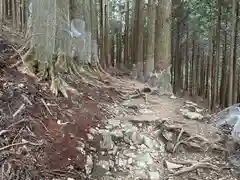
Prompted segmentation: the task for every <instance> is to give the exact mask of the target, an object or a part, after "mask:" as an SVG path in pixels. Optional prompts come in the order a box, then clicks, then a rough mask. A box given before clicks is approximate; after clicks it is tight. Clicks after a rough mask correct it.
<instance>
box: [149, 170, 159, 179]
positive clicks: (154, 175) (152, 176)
mask: <svg viewBox="0 0 240 180" xmlns="http://www.w3.org/2000/svg"><path fill="white" fill-rule="evenodd" d="M148 174H149V178H150V179H151V180H159V179H160V174H159V172H158V171H155V172H148Z"/></svg>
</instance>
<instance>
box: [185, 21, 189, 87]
mask: <svg viewBox="0 0 240 180" xmlns="http://www.w3.org/2000/svg"><path fill="white" fill-rule="evenodd" d="M185 26H186V44H185V91H187V92H188V81H189V78H188V69H189V56H188V50H189V49H188V38H189V37H188V36H189V32H188V24H187V23H186V25H185Z"/></svg>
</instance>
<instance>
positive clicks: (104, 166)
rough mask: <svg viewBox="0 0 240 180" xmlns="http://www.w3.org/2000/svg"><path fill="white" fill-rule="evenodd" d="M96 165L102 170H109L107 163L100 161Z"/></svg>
mask: <svg viewBox="0 0 240 180" xmlns="http://www.w3.org/2000/svg"><path fill="white" fill-rule="evenodd" d="M98 165H99V166H101V167H102V168H103V169H106V170H107V171H109V170H110V164H109V162H108V161H103V160H101V161H99V162H98Z"/></svg>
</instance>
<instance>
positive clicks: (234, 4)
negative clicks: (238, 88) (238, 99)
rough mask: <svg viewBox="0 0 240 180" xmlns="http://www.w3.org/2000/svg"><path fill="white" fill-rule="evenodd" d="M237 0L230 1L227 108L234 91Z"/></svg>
mask: <svg viewBox="0 0 240 180" xmlns="http://www.w3.org/2000/svg"><path fill="white" fill-rule="evenodd" d="M237 3H238V2H237V0H233V1H232V19H233V27H232V44H231V58H230V61H229V84H228V106H231V105H232V104H233V102H234V101H233V100H234V98H235V97H234V93H235V90H234V89H233V88H234V84H233V83H235V82H233V80H234V61H235V58H236V36H237V34H236V33H237V10H238V8H237Z"/></svg>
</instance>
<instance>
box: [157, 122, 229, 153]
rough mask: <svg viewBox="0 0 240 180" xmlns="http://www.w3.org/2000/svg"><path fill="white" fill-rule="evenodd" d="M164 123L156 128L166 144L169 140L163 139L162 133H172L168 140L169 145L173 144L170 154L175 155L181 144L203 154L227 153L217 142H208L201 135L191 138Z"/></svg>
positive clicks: (180, 130) (178, 129)
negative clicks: (215, 151) (210, 152)
mask: <svg viewBox="0 0 240 180" xmlns="http://www.w3.org/2000/svg"><path fill="white" fill-rule="evenodd" d="M165 122H166V121H163V122H162V123H161V125H158V126H157V128H159V129H160V132H159V135H160V137H161V138H162V139H163V140H164V141H165V143H166V144H167V143H169V139H166V138H165V137H164V134H163V133H164V131H166V132H171V133H173V135H174V136H173V139H171V140H170V141H171V142H170V143H173V144H174V146H173V148H172V150H171V152H172V153H175V152H176V151H177V149H178V148H179V146H180V145H181V144H184V145H186V146H187V147H188V148H191V149H195V150H200V151H204V152H207V151H208V152H209V151H210V150H218V151H220V152H226V151H227V150H226V148H224V147H223V146H222V145H221V144H219V142H218V141H214V142H210V141H209V140H208V139H206V138H205V137H203V136H201V135H195V136H191V135H190V134H189V133H188V132H186V131H185V130H184V129H183V128H181V127H179V126H175V125H168V124H166V123H165Z"/></svg>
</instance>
